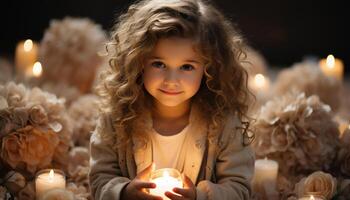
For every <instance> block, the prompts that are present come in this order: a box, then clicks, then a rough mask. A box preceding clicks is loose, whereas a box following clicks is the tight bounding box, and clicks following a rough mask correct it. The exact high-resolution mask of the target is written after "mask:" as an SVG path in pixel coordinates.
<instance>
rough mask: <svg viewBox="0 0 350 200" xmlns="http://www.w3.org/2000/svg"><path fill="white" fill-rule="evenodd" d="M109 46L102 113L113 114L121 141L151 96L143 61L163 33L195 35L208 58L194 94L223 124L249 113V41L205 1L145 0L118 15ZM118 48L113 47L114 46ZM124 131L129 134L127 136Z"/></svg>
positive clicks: (215, 121) (216, 124)
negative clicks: (246, 67) (230, 116)
mask: <svg viewBox="0 0 350 200" xmlns="http://www.w3.org/2000/svg"><path fill="white" fill-rule="evenodd" d="M112 33H113V34H112V38H111V40H112V41H111V42H110V43H109V44H108V45H107V47H106V49H107V52H108V54H109V55H110V56H111V57H110V60H109V65H110V68H109V70H107V71H105V73H104V74H103V75H102V76H101V78H102V81H101V82H100V84H99V85H98V87H97V92H98V93H99V95H100V96H101V97H102V100H103V101H102V102H101V107H102V111H103V112H105V113H108V114H110V115H111V116H112V119H113V123H114V128H116V129H119V131H117V134H120V135H118V140H124V141H125V140H128V138H129V137H128V134H129V133H130V132H131V130H132V122H133V121H134V120H135V119H136V118H137V116H138V115H139V114H140V112H141V111H142V109H143V108H144V107H145V104H146V102H147V101H146V100H147V99H148V98H147V96H149V94H147V92H146V91H145V89H144V87H143V82H142V71H143V67H144V60H145V59H146V58H147V55H148V54H149V53H150V52H151V51H152V49H153V48H154V47H155V45H156V43H157V41H158V39H160V38H164V37H173V36H175V37H182V38H191V39H193V40H194V41H195V44H196V47H197V49H198V51H199V52H200V54H201V56H202V57H203V58H204V60H205V61H206V63H205V66H204V76H203V79H202V84H201V87H200V89H199V91H198V92H197V94H196V95H195V96H194V98H195V100H196V101H198V102H200V103H199V105H200V106H201V108H202V110H203V111H205V112H206V113H208V116H212V119H211V124H212V125H213V127H219V126H220V125H221V124H222V122H223V117H225V116H226V115H227V114H228V113H235V114H237V115H238V116H239V118H240V119H241V120H242V118H243V117H245V116H246V112H247V107H248V105H247V104H248V101H247V99H249V96H250V92H249V91H248V88H247V76H248V75H247V72H246V71H245V70H244V68H243V66H242V65H241V59H242V58H243V57H244V55H245V54H244V52H243V47H244V42H243V39H242V37H241V35H240V33H239V32H238V31H237V30H236V28H235V27H234V26H233V25H232V24H231V23H230V22H229V21H228V20H227V19H225V18H224V16H223V15H222V14H221V13H220V12H219V11H218V10H217V9H216V8H215V7H213V6H212V5H211V4H209V3H208V2H204V1H202V0H142V1H139V2H137V3H135V4H133V5H131V6H130V7H129V9H128V11H127V12H126V13H125V14H123V15H121V16H120V17H119V21H118V22H117V23H116V25H115V27H114V29H113V32H112ZM110 47H113V48H110ZM123 133H124V134H123Z"/></svg>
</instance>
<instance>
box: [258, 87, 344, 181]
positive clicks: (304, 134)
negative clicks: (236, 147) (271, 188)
mask: <svg viewBox="0 0 350 200" xmlns="http://www.w3.org/2000/svg"><path fill="white" fill-rule="evenodd" d="M254 129H255V130H256V134H255V136H256V138H255V141H254V143H253V147H254V149H255V152H256V154H257V156H258V157H265V156H267V157H269V158H271V159H273V160H276V161H278V163H279V166H280V167H279V169H280V172H281V173H282V175H283V176H285V177H296V176H297V175H300V174H302V173H309V172H311V171H315V170H322V169H326V170H327V169H329V168H330V166H331V163H332V161H333V160H334V159H335V157H336V154H337V149H338V147H339V144H340V142H339V138H338V135H339V130H338V126H337V123H335V122H334V121H332V115H331V113H330V107H329V106H328V105H325V104H323V103H322V102H321V101H320V100H319V98H318V97H317V96H314V95H313V96H310V97H306V96H305V94H304V93H288V94H287V95H285V96H282V97H280V98H276V99H274V100H271V101H269V102H267V103H266V104H265V105H264V106H263V107H262V108H261V110H260V115H259V116H258V118H257V121H256V123H254Z"/></svg>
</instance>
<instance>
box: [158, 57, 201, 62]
mask: <svg viewBox="0 0 350 200" xmlns="http://www.w3.org/2000/svg"><path fill="white" fill-rule="evenodd" d="M151 59H159V60H164V59H163V58H162V57H158V56H152V57H151ZM184 62H191V63H197V64H201V63H200V62H199V61H197V60H193V59H186V60H184Z"/></svg>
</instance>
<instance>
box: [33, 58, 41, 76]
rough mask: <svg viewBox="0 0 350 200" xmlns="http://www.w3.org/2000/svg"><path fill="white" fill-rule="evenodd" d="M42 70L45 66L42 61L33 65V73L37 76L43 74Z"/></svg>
mask: <svg viewBox="0 0 350 200" xmlns="http://www.w3.org/2000/svg"><path fill="white" fill-rule="evenodd" d="M42 72H43V68H42V66H41V63H40V62H36V63H35V64H34V65H33V75H34V76H36V77H39V76H41V74H42Z"/></svg>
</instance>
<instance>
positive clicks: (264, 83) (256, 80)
mask: <svg viewBox="0 0 350 200" xmlns="http://www.w3.org/2000/svg"><path fill="white" fill-rule="evenodd" d="M248 84H249V87H250V88H251V89H252V91H253V92H254V93H255V95H260V94H265V93H267V92H268V91H269V88H270V80H269V78H268V77H266V76H264V75H263V74H256V75H255V76H254V77H250V78H249V83H248Z"/></svg>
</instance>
